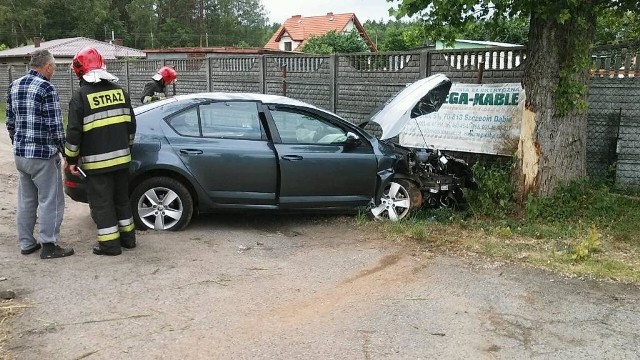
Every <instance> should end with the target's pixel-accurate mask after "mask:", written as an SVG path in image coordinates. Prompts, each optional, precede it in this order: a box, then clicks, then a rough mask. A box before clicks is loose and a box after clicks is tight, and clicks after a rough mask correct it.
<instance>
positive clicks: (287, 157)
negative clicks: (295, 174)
mask: <svg viewBox="0 0 640 360" xmlns="http://www.w3.org/2000/svg"><path fill="white" fill-rule="evenodd" d="M282 160H287V161H298V160H302V156H300V155H283V156H282Z"/></svg>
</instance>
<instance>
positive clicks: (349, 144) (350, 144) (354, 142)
mask: <svg viewBox="0 0 640 360" xmlns="http://www.w3.org/2000/svg"><path fill="white" fill-rule="evenodd" d="M361 143H362V140H360V136H358V135H356V134H354V133H352V132H351V131H349V132H347V140H345V142H344V147H345V149H354V148H357V147H358V146H359V145H360V144H361Z"/></svg>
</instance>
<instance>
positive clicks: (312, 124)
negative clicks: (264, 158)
mask: <svg viewBox="0 0 640 360" xmlns="http://www.w3.org/2000/svg"><path fill="white" fill-rule="evenodd" d="M271 116H272V117H273V120H274V122H275V123H276V128H277V129H278V133H279V134H280V140H282V142H283V143H285V144H342V143H344V142H345V141H346V140H347V132H346V131H345V130H344V129H342V128H340V127H338V126H336V125H334V124H332V123H330V122H329V121H327V120H325V119H322V118H321V117H319V116H316V115H313V114H308V113H303V112H296V111H294V110H290V109H273V110H271Z"/></svg>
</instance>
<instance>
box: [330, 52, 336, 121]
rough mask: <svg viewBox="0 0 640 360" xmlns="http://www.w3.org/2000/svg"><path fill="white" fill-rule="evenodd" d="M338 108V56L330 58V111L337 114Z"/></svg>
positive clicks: (334, 55) (333, 55)
mask: <svg viewBox="0 0 640 360" xmlns="http://www.w3.org/2000/svg"><path fill="white" fill-rule="evenodd" d="M337 108H338V56H337V55H336V54H331V56H330V57H329V109H330V110H331V111H332V112H333V113H335V112H336V111H337Z"/></svg>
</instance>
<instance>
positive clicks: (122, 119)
mask: <svg viewBox="0 0 640 360" xmlns="http://www.w3.org/2000/svg"><path fill="white" fill-rule="evenodd" d="M135 131H136V120H135V115H134V113H133V108H132V107H131V99H130V98H129V95H128V94H127V93H126V92H125V91H124V90H123V89H122V88H121V87H120V86H118V85H117V84H115V83H112V82H108V81H101V82H99V83H96V84H92V83H87V82H84V81H83V82H81V86H80V89H79V90H77V91H76V92H75V93H74V94H73V96H72V98H71V101H70V103H69V117H68V124H67V136H66V143H65V156H66V157H67V161H68V162H69V164H72V165H73V164H78V162H80V167H81V168H82V169H83V170H85V172H86V173H87V174H90V173H101V172H108V171H114V170H118V169H122V168H127V167H128V166H129V163H130V162H131V152H130V146H131V145H133V139H134V137H135Z"/></svg>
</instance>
